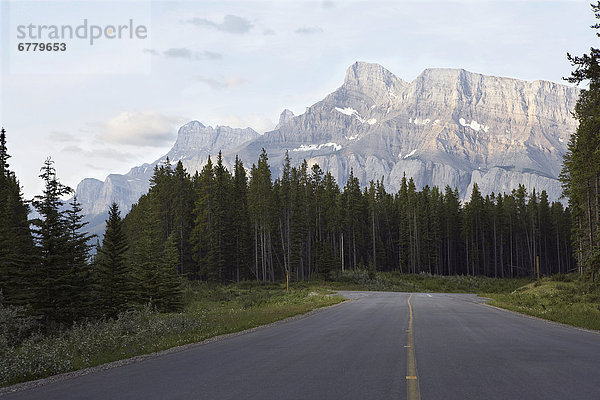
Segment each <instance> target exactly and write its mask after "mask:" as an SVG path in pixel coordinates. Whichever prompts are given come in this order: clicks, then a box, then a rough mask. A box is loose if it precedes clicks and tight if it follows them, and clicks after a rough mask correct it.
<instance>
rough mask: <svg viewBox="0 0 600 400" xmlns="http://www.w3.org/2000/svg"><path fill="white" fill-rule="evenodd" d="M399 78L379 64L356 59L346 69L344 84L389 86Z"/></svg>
mask: <svg viewBox="0 0 600 400" xmlns="http://www.w3.org/2000/svg"><path fill="white" fill-rule="evenodd" d="M398 80H399V79H398V78H397V77H396V76H395V75H394V74H392V73H391V72H390V71H388V70H387V69H385V68H384V67H382V66H381V65H379V64H375V63H367V62H364V61H357V62H355V63H354V64H352V65H351V66H350V67H348V69H347V70H346V77H345V79H344V84H346V85H353V86H363V85H372V84H378V85H382V84H383V85H384V86H386V87H387V86H390V85H392V84H393V83H395V82H397V81H398Z"/></svg>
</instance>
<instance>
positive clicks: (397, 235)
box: [125, 150, 574, 283]
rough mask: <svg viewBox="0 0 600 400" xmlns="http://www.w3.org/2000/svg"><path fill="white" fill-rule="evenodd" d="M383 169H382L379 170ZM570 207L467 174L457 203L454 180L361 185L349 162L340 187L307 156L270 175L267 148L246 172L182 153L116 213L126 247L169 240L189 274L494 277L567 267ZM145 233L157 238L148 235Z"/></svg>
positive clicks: (141, 250) (570, 264)
mask: <svg viewBox="0 0 600 400" xmlns="http://www.w3.org/2000/svg"><path fill="white" fill-rule="evenodd" d="M382 180H383V179H382ZM570 230H571V225H570V215H569V211H568V209H567V210H565V209H563V206H562V204H561V203H558V202H555V203H552V204H549V202H548V197H547V195H546V193H545V192H542V193H540V194H538V193H536V192H535V191H534V192H533V193H531V194H528V193H527V191H526V189H525V187H524V186H519V187H518V188H517V189H516V190H514V191H513V192H512V193H510V194H505V195H494V194H492V195H490V196H485V197H483V196H482V195H481V193H480V192H479V190H478V188H477V185H474V187H473V191H472V194H471V198H470V200H469V201H468V202H467V203H466V204H464V205H461V202H460V200H459V195H458V192H457V190H452V189H451V188H450V187H446V188H445V190H444V191H443V192H442V191H440V190H439V189H438V188H436V187H434V188H429V187H427V186H426V187H424V188H423V189H422V190H421V191H417V190H416V187H415V184H414V182H413V180H412V179H406V178H404V179H403V180H402V186H401V189H400V190H399V191H398V193H394V194H392V193H387V192H386V190H385V188H384V186H383V184H382V183H381V181H377V182H370V184H369V185H368V186H367V187H366V188H364V189H362V190H361V187H360V184H359V180H358V179H357V178H356V177H355V176H354V175H353V174H352V173H351V174H350V178H349V179H348V181H347V182H346V185H345V186H344V187H343V188H340V187H339V186H338V184H337V183H336V181H335V179H334V178H333V176H332V175H331V174H330V173H324V172H323V171H322V170H321V169H320V168H319V166H318V165H313V166H312V167H310V168H309V166H308V164H307V163H306V161H304V162H303V163H302V164H301V165H300V166H299V167H292V166H291V165H290V160H289V158H286V161H285V164H284V166H283V173H282V176H281V177H280V178H278V179H276V180H274V181H273V180H272V178H271V172H270V167H269V164H268V158H267V154H266V153H265V152H264V150H263V153H262V154H261V156H260V158H259V160H258V163H257V164H255V165H253V166H252V168H251V170H250V173H249V176H247V173H246V170H245V168H244V166H243V165H242V163H241V161H239V160H236V163H235V167H234V171H233V173H231V172H229V171H228V170H227V169H226V168H225V166H224V165H223V162H222V158H221V156H220V155H219V157H218V158H217V160H216V163H214V164H213V163H212V162H211V160H210V159H209V161H208V163H207V165H206V166H205V167H204V168H203V169H202V171H201V172H199V173H196V174H195V175H194V176H189V175H188V174H187V173H186V172H185V170H184V169H183V166H182V164H181V163H180V162H179V163H178V164H177V165H176V166H175V168H173V167H172V166H171V165H170V164H169V163H168V160H167V163H166V164H165V165H162V166H157V167H156V168H155V171H154V177H153V178H152V183H151V189H150V191H149V193H148V194H147V195H145V196H142V198H140V200H139V202H138V204H136V205H135V206H134V207H133V209H132V210H131V212H130V213H129V215H127V217H126V218H125V231H126V234H127V237H128V240H129V242H128V243H129V257H130V258H131V259H135V258H136V257H137V256H136V254H137V255H147V254H149V252H150V251H151V250H152V249H159V248H161V246H167V245H169V243H170V244H171V245H174V246H175V247H176V249H177V255H178V259H177V261H176V263H175V265H176V266H177V269H178V271H179V273H180V274H181V275H184V276H186V277H187V278H189V279H201V280H209V281H217V282H223V283H226V282H232V281H239V280H243V279H252V280H261V281H275V280H280V279H285V276H286V272H287V271H289V274H290V278H291V279H293V280H306V279H311V278H315V277H319V278H322V279H335V278H336V277H337V276H338V275H339V273H340V272H341V271H343V270H344V269H354V268H371V269H374V270H377V271H401V272H406V273H421V272H426V273H431V274H442V275H452V274H468V275H486V276H492V277H515V276H535V274H536V261H539V267H540V273H541V274H542V275H549V274H555V273H566V272H569V271H572V270H573V269H574V260H573V258H572V250H571V242H570V234H571V232H570ZM148 235H152V237H153V238H154V239H152V240H155V241H156V244H155V245H153V246H150V247H148V243H147V242H148V240H149V239H148Z"/></svg>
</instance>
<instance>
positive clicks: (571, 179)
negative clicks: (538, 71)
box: [561, 2, 600, 280]
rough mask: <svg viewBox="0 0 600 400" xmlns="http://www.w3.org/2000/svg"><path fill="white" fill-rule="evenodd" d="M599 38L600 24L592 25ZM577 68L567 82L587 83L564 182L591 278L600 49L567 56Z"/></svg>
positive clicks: (598, 207)
mask: <svg viewBox="0 0 600 400" xmlns="http://www.w3.org/2000/svg"><path fill="white" fill-rule="evenodd" d="M591 7H592V11H593V12H594V15H595V17H596V19H597V20H600V2H598V3H596V4H592V5H591ZM592 28H593V29H596V30H599V31H598V32H596V35H597V36H600V23H596V24H595V25H593V26H592ZM567 58H568V60H569V62H571V64H572V65H573V66H574V67H575V71H573V72H572V73H571V76H570V77H568V78H566V80H567V81H569V82H571V83H575V84H580V83H582V82H585V81H588V82H589V87H588V88H587V89H582V90H581V92H580V94H579V99H578V100H577V104H576V105H575V113H574V116H575V118H576V119H577V121H578V122H579V125H578V127H577V131H576V132H574V133H573V134H572V135H571V139H570V141H569V146H568V151H567V153H566V154H565V156H564V163H563V170H562V173H561V181H562V183H563V187H564V194H565V195H566V196H568V198H569V205H570V207H571V208H572V215H573V218H574V221H575V223H574V227H575V228H574V235H573V242H574V243H573V244H574V246H575V247H576V248H577V249H578V263H579V268H580V271H581V272H584V271H586V272H589V274H590V277H591V279H592V280H593V279H594V274H595V273H600V240H599V235H600V229H599V228H600V156H599V154H600V137H599V136H598V131H600V49H596V48H591V49H590V52H589V54H584V55H583V56H581V57H577V56H571V55H570V54H567Z"/></svg>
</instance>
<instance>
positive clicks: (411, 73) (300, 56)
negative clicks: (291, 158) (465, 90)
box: [0, 0, 598, 198]
mask: <svg viewBox="0 0 600 400" xmlns="http://www.w3.org/2000/svg"><path fill="white" fill-rule="evenodd" d="M85 19H87V20H88V25H97V26H100V27H101V28H107V27H110V26H113V25H115V26H118V25H127V24H129V23H130V22H131V23H132V26H133V27H134V28H135V27H136V26H140V25H143V26H144V27H145V28H146V29H147V35H146V37H145V38H140V37H134V38H130V37H129V36H127V37H125V36H126V35H127V33H128V31H127V29H126V30H125V33H123V32H122V35H123V37H122V38H121V39H111V40H109V39H107V38H100V39H97V40H96V42H95V43H94V44H93V45H90V44H89V36H90V35H88V37H87V38H86V39H83V38H72V39H71V38H65V39H60V38H59V39H52V40H50V41H51V42H57V43H62V42H64V43H66V45H67V50H66V51H64V52H60V51H57V52H39V51H37V52H33V51H30V52H26V51H21V52H19V51H18V48H17V47H18V44H19V43H24V42H33V41H36V40H35V39H31V38H29V37H26V38H25V39H23V38H19V37H18V35H17V34H18V31H17V28H18V26H19V25H23V26H28V25H29V24H34V25H35V26H40V25H46V26H50V25H56V26H59V27H60V26H63V25H69V26H72V27H73V28H75V27H77V26H80V25H82V24H83V21H84V20H85ZM130 20H131V21H130ZM0 23H1V29H0V57H2V60H1V63H0V68H1V76H0V124H1V125H2V126H4V127H5V128H6V129H7V132H8V145H9V151H10V154H11V155H12V158H11V160H10V161H11V168H12V169H13V170H14V171H16V173H17V176H18V178H19V179H20V181H21V184H22V186H23V188H24V192H25V195H26V197H28V198H29V197H31V196H33V195H35V194H38V193H39V192H40V191H41V189H42V183H41V180H40V179H39V178H38V177H37V176H38V175H39V169H40V167H41V166H42V164H43V162H44V160H45V158H46V157H48V156H51V157H52V158H53V159H54V160H55V162H56V168H57V173H58V176H59V178H60V179H61V181H62V182H63V183H65V184H67V185H70V186H72V187H75V186H76V185H77V183H78V182H79V181H80V180H81V179H83V178H85V177H94V178H98V179H101V180H104V178H105V177H106V175H107V174H109V173H125V172H127V171H128V170H129V168H130V167H132V166H135V165H139V164H142V163H144V162H152V161H153V160H155V159H157V158H158V157H159V156H161V155H163V154H165V153H166V152H167V151H168V150H169V149H170V147H171V145H172V144H173V142H174V140H175V139H176V136H177V128H178V127H179V126H180V125H182V124H183V123H185V122H187V121H190V120H198V121H200V122H202V123H204V124H205V125H229V126H233V127H247V126H250V127H252V128H254V129H256V130H257V131H259V132H265V131H268V130H270V129H272V128H273V127H274V126H275V124H276V123H277V120H278V118H279V114H280V113H281V111H282V110H283V109H284V108H289V109H291V110H292V111H293V112H294V113H295V114H300V113H302V112H303V111H304V109H305V108H306V107H307V106H309V105H312V104H313V103H315V102H317V101H319V100H321V99H322V98H323V97H324V96H325V95H327V94H328V93H330V92H332V91H333V90H335V89H336V88H337V87H338V86H340V85H341V84H342V82H343V79H344V74H345V70H346V68H347V67H348V66H349V65H351V64H352V63H353V62H354V61H357V60H361V61H368V62H375V63H379V64H381V65H383V66H384V67H386V68H387V69H389V70H390V71H392V72H393V73H394V74H396V75H397V76H399V77H401V78H402V79H404V80H406V81H411V80H413V79H414V78H415V77H416V76H417V75H418V74H419V73H420V72H421V71H422V70H423V69H425V68H432V67H450V68H464V69H466V70H469V71H472V72H478V73H483V74H488V75H497V76H506V77H513V78H519V79H524V80H537V79H543V80H550V81H554V82H561V78H562V77H563V76H567V75H569V73H570V71H571V66H570V65H569V63H568V62H567V60H566V53H567V52H571V53H574V54H582V53H583V52H586V51H588V49H589V48H590V47H591V46H595V47H598V37H596V36H595V35H594V32H593V31H592V29H590V28H589V26H590V25H591V24H593V23H594V19H593V14H592V12H591V9H590V6H589V1H547V0H544V1H424V0H418V1H411V2H408V1H379V2H378V1H364V2H360V1H318V2H311V1H281V0H280V1H271V2H256V1H214V2H207V1H180V2H150V1H128V2H110V3H109V2H106V1H102V2H93V1H87V0H82V1H61V2H58V1H47V0H46V1H43V2H42V1H33V2H23V1H7V0H0ZM34 29H35V28H34ZM67 32H68V31H67ZM110 32H112V31H110ZM34 33H35V32H34ZM42 33H43V34H47V33H48V32H47V31H44V32H42ZM88 33H89V31H88ZM142 36H143V35H142ZM38 41H40V40H38ZM44 41H47V40H46V38H44Z"/></svg>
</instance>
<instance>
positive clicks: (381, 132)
mask: <svg viewBox="0 0 600 400" xmlns="http://www.w3.org/2000/svg"><path fill="white" fill-rule="evenodd" d="M577 96H578V89H576V88H572V87H569V86H565V85H559V84H556V83H552V82H545V81H534V82H524V81H520V80H517V79H510V78H499V77H493V76H485V75H480V74H474V73H470V72H467V71H464V70H458V69H427V70H425V71H423V73H421V75H419V76H418V77H417V78H416V79H415V80H414V81H412V82H410V83H407V82H405V81H403V80H402V79H400V78H398V77H396V76H394V75H393V74H392V73H391V72H389V71H387V70H386V69H385V68H383V67H381V66H380V65H377V64H368V63H362V62H357V63H355V64H354V65H352V66H351V67H350V68H349V69H348V71H347V73H346V79H345V81H344V84H343V85H342V86H341V87H340V88H339V89H337V90H336V91H335V92H333V93H332V94H330V95H329V96H327V97H326V98H325V99H323V100H322V101H320V102H318V103H316V104H315V105H313V106H311V107H309V108H308V109H307V110H306V112H305V113H304V114H302V115H300V116H297V117H293V118H289V117H286V120H287V122H284V123H282V122H280V126H279V127H278V128H277V129H276V130H274V131H271V132H267V133H266V134H265V135H263V136H261V137H259V138H257V139H256V140H254V141H252V142H250V143H249V144H247V145H246V146H244V148H242V149H236V152H239V153H240V155H241V157H242V159H243V160H255V159H256V158H257V157H258V153H259V152H260V149H261V148H262V147H264V148H266V149H267V152H268V153H269V157H270V160H271V161H272V165H273V166H274V167H275V168H276V169H278V168H279V167H280V165H281V161H282V159H283V156H284V154H285V151H286V150H289V151H290V155H291V157H292V158H293V159H294V161H296V162H299V161H301V160H302V159H303V158H306V159H307V160H309V163H311V164H312V163H318V164H319V165H320V166H321V167H322V168H323V169H324V170H328V171H331V172H332V173H333V175H334V176H335V177H336V179H337V180H338V182H340V183H342V184H343V183H344V182H345V181H346V180H347V178H348V175H349V173H350V169H353V170H354V173H355V175H357V176H358V177H359V178H360V179H361V182H362V183H363V184H366V183H367V182H368V181H369V180H371V179H373V180H375V179H381V178H382V177H384V182H385V185H386V188H388V189H389V190H390V191H396V190H398V189H399V185H400V181H401V179H402V176H403V175H404V173H406V175H407V176H408V177H413V178H414V179H415V182H416V184H417V186H419V187H422V186H424V185H430V186H433V185H436V186H439V187H442V188H443V187H445V186H446V185H450V186H451V187H458V189H459V191H460V193H461V196H462V197H463V198H468V196H469V195H470V192H471V190H472V187H473V184H474V183H477V184H478V185H479V187H480V189H481V190H482V192H483V193H491V192H502V191H510V190H512V189H513V188H514V187H516V186H517V185H518V184H519V183H523V184H525V185H526V186H527V187H528V188H530V189H531V188H534V187H535V188H536V189H538V191H541V190H546V191H547V192H548V194H549V196H550V198H551V199H554V200H556V199H558V197H559V196H560V193H561V187H560V183H559V182H558V180H557V178H558V174H559V173H560V169H561V164H562V157H563V155H564V153H565V152H566V150H567V142H568V140H569V137H570V134H571V133H572V132H574V131H575V129H576V122H575V120H574V119H573V118H572V117H571V114H570V112H571V111H572V110H573V108H574V106H575V102H576V101H577ZM282 119H283V118H282Z"/></svg>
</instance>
